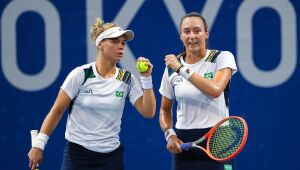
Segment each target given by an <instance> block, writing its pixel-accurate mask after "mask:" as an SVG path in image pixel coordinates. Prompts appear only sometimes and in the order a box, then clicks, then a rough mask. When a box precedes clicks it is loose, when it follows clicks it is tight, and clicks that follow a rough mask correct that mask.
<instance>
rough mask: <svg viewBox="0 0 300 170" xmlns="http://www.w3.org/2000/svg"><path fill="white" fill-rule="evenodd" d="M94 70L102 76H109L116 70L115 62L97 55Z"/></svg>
mask: <svg viewBox="0 0 300 170" xmlns="http://www.w3.org/2000/svg"><path fill="white" fill-rule="evenodd" d="M95 65H96V70H97V72H98V74H99V75H100V76H101V77H103V78H111V77H113V76H114V74H115V72H116V64H115V63H113V62H112V61H109V60H106V59H104V57H103V56H101V55H99V56H98V57H97V60H96V64H95Z"/></svg>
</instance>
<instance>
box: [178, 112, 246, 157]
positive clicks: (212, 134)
mask: <svg viewBox="0 0 300 170" xmlns="http://www.w3.org/2000/svg"><path fill="white" fill-rule="evenodd" d="M247 137H248V126H247V123H246V121H245V120H244V119H243V118H241V117H238V116H230V117H226V118H224V119H223V120H221V121H220V122H218V123H217V124H216V125H215V126H214V127H212V128H211V130H210V131H209V132H207V133H206V134H205V135H204V136H203V137H201V138H200V139H198V140H196V141H194V142H189V143H183V144H181V146H180V147H181V149H182V150H186V151H187V150H189V149H191V148H199V149H201V150H202V151H204V152H205V153H206V154H207V155H208V156H209V157H210V158H211V159H213V160H215V161H219V162H225V161H229V160H231V159H232V158H234V157H235V156H237V155H238V154H239V153H240V152H241V151H242V149H243V147H244V146H245V144H246V141H247ZM205 140H207V143H206V148H204V147H202V146H199V145H198V144H200V143H201V142H203V141H205Z"/></svg>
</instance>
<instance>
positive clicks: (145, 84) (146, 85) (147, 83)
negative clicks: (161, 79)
mask: <svg viewBox="0 0 300 170" xmlns="http://www.w3.org/2000/svg"><path fill="white" fill-rule="evenodd" d="M141 83H142V88H143V89H152V88H153V84H152V76H149V77H143V76H141Z"/></svg>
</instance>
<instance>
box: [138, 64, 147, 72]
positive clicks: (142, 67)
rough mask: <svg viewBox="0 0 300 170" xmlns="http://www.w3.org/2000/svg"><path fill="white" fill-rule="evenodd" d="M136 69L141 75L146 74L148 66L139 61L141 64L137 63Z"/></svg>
mask: <svg viewBox="0 0 300 170" xmlns="http://www.w3.org/2000/svg"><path fill="white" fill-rule="evenodd" d="M136 69H137V70H138V71H139V72H140V73H144V72H146V71H147V70H148V65H147V63H146V62H145V61H139V62H137V63H136Z"/></svg>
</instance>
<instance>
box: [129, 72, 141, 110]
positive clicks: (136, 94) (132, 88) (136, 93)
mask: <svg viewBox="0 0 300 170" xmlns="http://www.w3.org/2000/svg"><path fill="white" fill-rule="evenodd" d="M141 96H143V90H142V87H141V86H140V84H139V82H138V80H137V79H136V77H135V76H134V75H133V74H131V82H130V85H129V95H128V97H129V101H130V103H131V104H132V105H134V104H135V102H136V100H137V99H138V98H140V97H141Z"/></svg>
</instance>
